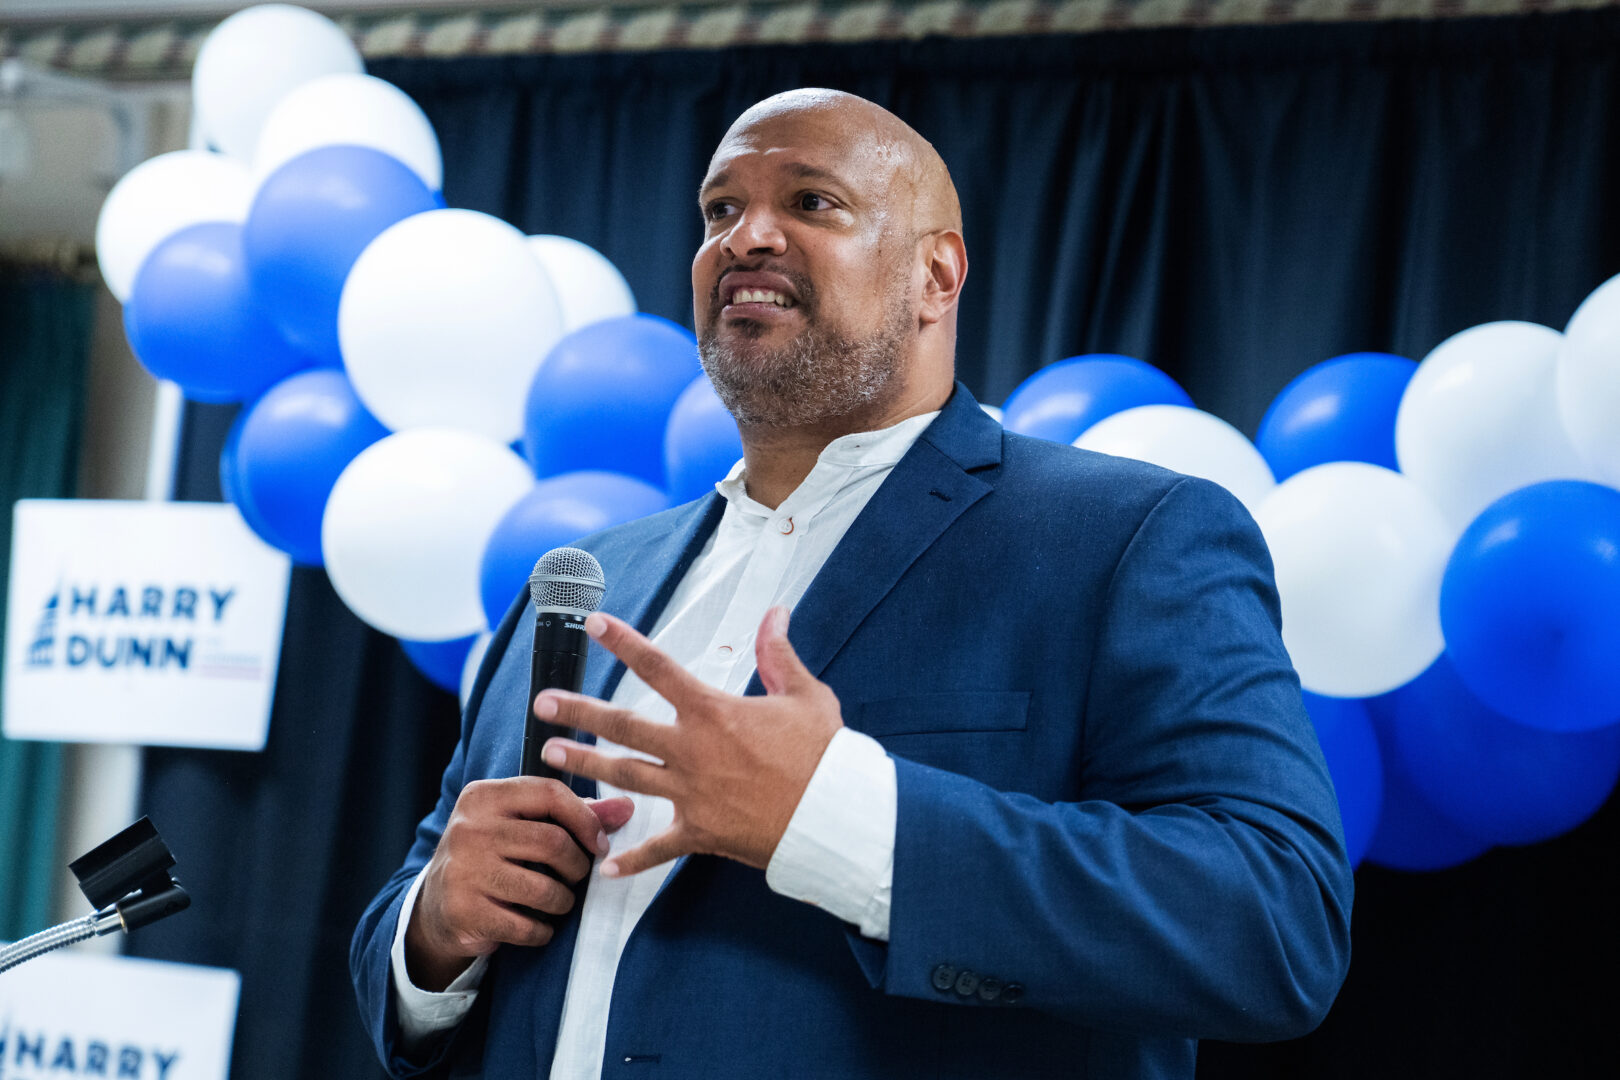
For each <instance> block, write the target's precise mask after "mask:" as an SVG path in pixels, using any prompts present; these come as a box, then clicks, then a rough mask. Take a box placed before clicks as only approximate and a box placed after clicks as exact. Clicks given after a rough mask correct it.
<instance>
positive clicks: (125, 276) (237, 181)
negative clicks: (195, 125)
mask: <svg viewBox="0 0 1620 1080" xmlns="http://www.w3.org/2000/svg"><path fill="white" fill-rule="evenodd" d="M252 202H253V178H252V177H251V176H250V175H249V174H248V170H247V167H246V166H245V165H243V164H242V163H241V162H240V161H237V160H235V159H234V158H228V157H226V156H225V155H224V154H214V153H210V152H209V151H207V150H176V151H174V152H173V153H170V154H159V155H158V156H157V157H155V158H150V159H148V160H146V161H143V162H141V163H140V164H139V165H137V166H135V167H134V168H133V169H131V170H129V172H127V173H125V174H124V176H123V178H122V179H120V180H119V181H118V183H116V184H114V185H113V189H112V191H110V192H108V194H107V201H106V202H104V203H102V204H101V215H100V216H99V217H98V218H97V219H96V261H97V262H99V263H100V264H101V276H102V277H103V278H105V279H106V281H107V288H108V289H110V290H112V294H113V295H114V296H116V297H117V298H118V302H119V303H123V302H125V301H126V300H128V299H129V294H130V291H131V290H132V289H134V288H135V272H136V271H137V270H139V269H140V268H141V263H142V262H144V261H145V260H146V257H147V256H148V255H150V254H151V253H152V249H153V248H155V247H157V246H158V244H159V242H161V241H162V240H164V239H165V238H166V237H168V236H169V235H170V234H171V233H174V232H177V231H179V230H180V229H183V228H185V227H186V226H187V225H196V224H198V223H200V222H204V221H238V222H240V221H246V220H247V214H248V207H249V205H251V204H252Z"/></svg>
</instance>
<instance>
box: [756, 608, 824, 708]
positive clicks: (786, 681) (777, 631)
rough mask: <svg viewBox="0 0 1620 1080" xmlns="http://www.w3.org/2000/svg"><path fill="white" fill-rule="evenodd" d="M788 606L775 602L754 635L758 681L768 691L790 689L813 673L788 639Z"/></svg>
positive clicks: (799, 684) (812, 679)
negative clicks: (774, 605) (775, 604)
mask: <svg viewBox="0 0 1620 1080" xmlns="http://www.w3.org/2000/svg"><path fill="white" fill-rule="evenodd" d="M787 631H788V610H787V608H785V607H781V606H780V605H778V606H777V607H773V608H771V609H770V610H769V611H767V612H766V613H765V618H763V619H761V620H760V623H759V633H758V634H757V635H755V637H754V661H755V666H756V668H757V670H758V671H759V681H760V682H761V683H762V684H764V686H765V692H766V693H769V694H787V693H792V692H793V691H794V690H796V689H798V688H799V687H800V686H803V685H804V684H806V683H808V682H814V681H815V676H813V675H811V674H810V669H809V668H806V667H805V666H804V661H802V660H800V659H799V654H798V653H797V652H795V651H794V649H793V645H792V643H791V642H789V641H788V636H787Z"/></svg>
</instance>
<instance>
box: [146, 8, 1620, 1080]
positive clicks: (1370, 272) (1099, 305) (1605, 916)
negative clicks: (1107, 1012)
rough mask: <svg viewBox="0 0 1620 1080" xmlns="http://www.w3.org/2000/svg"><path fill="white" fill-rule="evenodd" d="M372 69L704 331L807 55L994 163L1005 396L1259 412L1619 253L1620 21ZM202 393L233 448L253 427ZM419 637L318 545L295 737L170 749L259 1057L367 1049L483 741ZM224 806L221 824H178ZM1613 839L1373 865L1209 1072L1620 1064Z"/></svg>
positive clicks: (986, 222)
mask: <svg viewBox="0 0 1620 1080" xmlns="http://www.w3.org/2000/svg"><path fill="white" fill-rule="evenodd" d="M372 71H373V73H374V74H377V75H379V76H381V77H382V78H385V79H388V80H390V81H392V82H394V83H396V84H398V85H400V86H402V87H403V88H404V89H405V90H407V91H408V92H409V93H411V94H412V95H413V96H414V97H416V99H417V100H418V101H420V102H421V104H422V106H423V107H424V109H425V110H426V111H427V113H428V115H429V117H430V118H431V119H432V120H433V122H434V124H435V126H436V128H437V130H438V132H439V136H440V140H441V142H442V144H443V148H444V153H445V172H446V192H445V193H446V196H447V198H448V200H449V202H450V204H451V205H453V206H462V207H470V208H473V209H478V210H484V211H487V212H490V213H493V214H497V215H499V216H501V217H503V218H505V219H506V220H508V221H511V222H513V223H514V224H516V225H518V226H520V227H521V228H523V229H524V230H526V231H528V232H556V233H563V234H566V235H569V236H574V237H576V238H578V239H580V240H583V241H585V242H586V243H589V244H592V245H593V246H595V247H597V248H599V249H600V250H602V251H603V252H604V253H605V254H607V255H608V256H609V257H610V258H611V259H613V260H614V261H615V262H616V263H617V264H618V265H619V266H620V267H621V268H622V269H623V270H624V273H625V275H626V277H627V278H628V279H629V281H630V284H631V285H632V287H633V288H634V289H635V291H636V294H637V296H638V298H639V299H640V301H641V304H642V306H643V308H644V309H645V310H648V311H652V312H656V313H658V314H660V315H665V316H668V317H670V318H673V319H676V320H678V321H682V322H686V323H688V324H690V318H691V316H690V306H691V300H690V292H689V286H688V276H687V267H688V265H689V262H690V259H691V255H692V252H693V251H694V250H695V248H696V245H697V238H698V234H699V222H698V217H697V214H696V210H695V193H696V188H697V184H698V181H699V179H700V177H701V176H702V173H703V170H704V167H705V165H706V163H707V159H708V155H709V153H710V151H711V150H712V149H713V147H714V145H715V144H716V142H717V141H718V139H719V137H720V135H721V133H722V132H723V131H724V129H725V127H726V126H727V124H728V123H729V122H730V121H731V119H732V118H733V117H735V116H736V115H737V114H738V113H739V112H740V111H742V109H743V108H745V107H746V106H747V105H749V104H751V103H752V102H753V101H755V100H758V99H759V98H761V97H764V96H765V95H767V94H770V93H772V92H775V91H777V90H781V89H786V88H789V87H794V86H815V85H820V86H832V87H838V88H842V89H847V90H851V91H854V92H856V93H859V94H862V95H864V96H866V97H869V98H872V99H873V100H876V101H878V102H880V103H882V104H885V105H887V106H889V107H890V108H892V109H894V110H895V111H896V112H898V113H899V114H900V115H902V116H903V117H905V118H906V119H907V120H909V121H910V122H911V123H912V124H913V125H914V126H916V127H917V128H918V130H920V131H921V132H922V133H923V134H924V135H925V136H927V137H928V138H930V139H931V140H933V141H934V143H935V145H937V146H938V147H939V149H940V151H941V153H942V154H943V155H944V157H945V159H946V161H947V163H948V164H949V165H950V167H951V169H952V172H953V174H954V176H955V177H956V182H957V185H958V188H959V190H960V192H961V195H962V201H963V206H964V212H965V216H966V219H967V242H968V251H969V255H970V259H971V265H972V269H971V273H970V275H969V283H968V288H967V293H966V297H965V300H964V306H963V315H962V323H961V326H962V343H961V352H960V357H959V371H960V373H961V375H962V377H963V378H964V379H965V380H966V382H967V383H968V385H969V386H970V387H971V388H972V389H973V390H974V392H975V393H977V394H978V395H980V397H981V398H982V399H983V400H986V401H991V402H998V401H1000V400H1001V399H1002V398H1003V397H1004V396H1005V395H1006V394H1007V392H1008V391H1010V390H1011V389H1012V388H1013V387H1014V386H1015V385H1016V384H1017V383H1018V382H1019V381H1020V380H1021V379H1022V378H1023V377H1024V376H1026V375H1027V374H1029V373H1030V372H1031V371H1033V370H1035V369H1036V368H1038V367H1040V366H1041V365H1042V364H1045V363H1048V362H1050V361H1053V360H1056V359H1058V358H1060V357H1063V356H1066V355H1071V354H1074V353H1080V352H1090V351H1113V352H1124V353H1128V354H1131V355H1135V356H1139V357H1142V358H1143V359H1146V360H1150V361H1152V362H1154V363H1156V364H1158V365H1160V366H1161V367H1163V368H1165V369H1166V370H1167V371H1169V372H1170V373H1171V374H1173V375H1174V376H1176V377H1177V378H1178V379H1180V380H1181V381H1182V383H1183V384H1184V385H1186V387H1187V388H1188V389H1189V390H1190V391H1191V393H1192V395H1193V397H1194V399H1195V400H1196V401H1197V402H1198V403H1199V404H1200V405H1201V406H1203V407H1205V408H1207V409H1210V410H1211V411H1213V412H1215V413H1217V414H1219V415H1221V416H1223V417H1225V418H1226V419H1228V420H1230V421H1232V422H1233V423H1235V424H1237V425H1238V426H1239V427H1241V428H1243V429H1245V430H1247V431H1249V432H1251V433H1252V432H1253V430H1254V428H1255V426H1256V425H1257V423H1258V421H1259V418H1260V416H1261V414H1262V412H1263V411H1264V409H1265V406H1266V404H1267V402H1268V401H1269V400H1270V398H1271V397H1272V395H1273V394H1275V393H1276V391H1277V390H1279V389H1280V388H1281V387H1282V386H1283V385H1284V384H1285V383H1286V382H1287V380H1288V379H1289V378H1291V377H1292V376H1293V375H1295V374H1297V373H1298V372H1299V371H1301V370H1303V369H1304V368H1305V367H1307V366H1309V365H1310V364H1312V363H1315V362H1317V361H1319V360H1323V359H1326V358H1327V357H1330V356H1333V355H1336V354H1339V353H1344V352H1349V351H1353V350H1361V349H1384V350H1390V351H1394V352H1399V353H1404V354H1406V355H1409V356H1414V357H1420V356H1422V355H1423V354H1424V353H1425V352H1426V351H1427V350H1428V349H1430V348H1432V347H1433V346H1434V345H1436V344H1438V343H1439V342H1440V341H1441V340H1442V339H1443V338H1445V337H1446V336H1447V335H1449V334H1451V333H1453V332H1455V331H1456V330H1459V329H1462V328H1464V327H1466V326H1469V325H1472V324H1475V323H1480V322H1485V321H1490V320H1493V319H1510V318H1511V319H1531V320H1535V321H1538V322H1543V323H1548V324H1551V325H1554V326H1561V325H1562V324H1563V322H1564V321H1565V320H1566V319H1567V318H1568V317H1569V315H1570V314H1571V313H1572V312H1573V310H1574V308H1575V305H1576V304H1577V303H1578V302H1579V301H1580V299H1581V298H1582V297H1583V296H1585V295H1586V293H1587V292H1589V291H1590V290H1591V289H1592V288H1593V287H1595V286H1596V285H1597V284H1598V283H1599V282H1600V281H1602V280H1603V279H1604V278H1605V277H1607V276H1608V275H1611V274H1613V273H1615V272H1617V271H1620V219H1617V213H1616V211H1615V209H1613V206H1614V205H1615V202H1616V200H1615V199H1614V196H1613V193H1614V192H1616V191H1620V160H1617V152H1620V151H1617V148H1620V105H1617V104H1616V103H1620V15H1617V14H1616V13H1613V12H1601V13H1592V14H1586V13H1583V14H1573V15H1560V16H1555V17H1525V18H1504V19H1484V20H1477V21H1460V20H1459V21H1445V22H1438V23H1419V22H1406V23H1386V24H1374V25H1337V26H1328V25H1323V26H1295V27H1287V28H1247V29H1233V30H1203V31H1159V32H1140V33H1104V34H1094V35H1088V36H1084V37H1077V38H1055V37H1052V38H1030V39H1000V40H988V41H943V40H928V41H922V42H916V43H903V44H872V45H860V46H805V47H791V48H790V47H771V48H765V47H759V48H747V49H737V50H730V51H725V52H681V53H662V54H651V55H647V54H640V55H637V54H625V55H611V56H578V57H524V58H515V59H475V60H455V61H440V60H425V59H420V60H419V59H412V60H395V61H388V62H379V63H375V64H373V65H372ZM193 413H194V414H195V415H197V416H198V421H199V422H197V423H195V424H194V425H193V427H192V429H191V431H192V437H191V438H190V439H189V440H188V446H187V454H188V460H190V461H192V463H193V466H194V469H195V470H197V473H198V475H203V474H206V473H208V471H209V470H211V469H212V467H213V462H212V456H213V455H214V454H215V453H217V449H218V445H219V440H220V437H221V435H222V432H223V419H224V418H223V417H220V416H217V415H213V414H206V413H205V412H204V411H203V410H193ZM384 645H386V643H380V639H376V638H375V637H374V636H372V635H369V634H367V633H366V632H364V631H362V630H361V629H360V628H359V627H358V626H357V625H356V624H354V622H353V620H352V619H351V618H349V617H348V616H347V615H346V613H344V612H343V611H342V610H341V608H340V605H338V604H337V603H336V601H335V600H334V599H333V598H332V597H331V595H330V592H329V591H328V590H326V589H325V586H324V584H323V583H322V581H321V580H320V578H319V576H318V575H314V574H304V575H300V576H299V578H298V580H297V582H296V583H295V589H294V605H293V610H292V612H290V614H289V622H288V651H287V653H286V654H285V655H284V658H283V672H282V679H281V685H280V687H279V689H278V702H277V709H276V716H275V719H274V720H273V723H272V732H271V745H270V747H269V749H268V750H267V751H266V753H265V754H264V755H261V756H260V757H257V758H247V757H242V756H238V755H227V754H215V755H208V754H198V753H194V752H177V751H176V752H163V753H161V754H159V753H153V754H150V755H149V772H148V777H149V794H148V802H149V803H150V804H151V805H152V807H153V808H154V813H156V811H157V808H158V807H159V806H162V807H163V808H164V809H165V810H172V816H165V817H162V818H160V821H162V822H163V823H164V827H165V828H166V829H174V830H175V833H176V835H175V842H174V847H175V850H176V851H177V853H179V854H180V856H181V858H182V859H184V860H185V861H186V862H187V863H188V864H189V865H192V866H196V867H199V868H200V873H201V874H202V875H204V876H205V877H207V878H208V879H209V881H208V888H207V889H206V890H204V889H201V888H199V890H198V905H197V907H196V908H195V909H194V910H193V911H192V912H191V913H188V915H187V916H186V917H185V918H183V919H176V920H173V922H172V926H171V927H170V928H154V931H160V930H161V932H162V933H163V934H166V935H167V936H163V937H160V936H159V935H158V934H157V933H153V936H152V937H151V938H149V939H148V940H149V941H150V942H151V943H152V944H151V946H150V948H149V951H150V952H151V953H152V954H153V955H173V956H177V957H181V958H187V959H198V960H204V961H206V962H211V963H220V964H228V965H230V966H235V967H239V968H241V969H242V970H243V973H244V980H245V981H244V998H243V1016H242V1020H241V1025H240V1027H239V1035H238V1053H237V1055H236V1066H235V1073H234V1075H235V1076H236V1077H238V1080H255V1078H258V1077H280V1076H293V1075H306V1076H316V1075H344V1076H359V1075H364V1074H365V1073H364V1072H363V1071H362V1069H363V1068H369V1066H367V1067H363V1066H361V1065H360V1064H359V1062H360V1061H362V1060H363V1059H364V1051H363V1048H360V1036H359V1032H358V1027H357V1025H355V1024H353V1023H351V1022H350V1021H349V1020H348V1017H349V1016H351V1015H352V1006H349V1005H348V1004H347V1003H346V1001H344V998H345V995H346V994H347V990H346V985H345V984H346V974H345V972H344V950H343V947H342V939H343V937H344V933H345V932H344V929H343V928H344V927H345V926H346V925H349V924H351V923H352V921H353V919H354V917H355V915H357V913H358V912H359V910H360V906H361V904H362V902H363V895H364V894H365V893H367V892H369V891H370V890H371V889H372V888H374V887H375V886H376V885H377V884H379V883H380V882H381V881H382V879H383V876H384V867H386V866H387V865H390V864H391V863H393V862H394V861H396V860H397V859H398V858H399V857H400V855H401V854H402V853H403V851H404V848H405V844H406V837H407V834H408V830H409V827H410V824H411V822H412V821H413V820H414V817H415V816H416V814H418V813H420V812H422V811H423V810H425V809H426V808H427V806H428V805H429V802H430V800H431V798H432V784H431V775H432V772H433V765H434V764H436V762H433V761H432V760H431V759H433V758H434V756H435V754H442V746H443V744H444V742H445V740H446V739H447V738H448V737H453V731H452V727H453V721H452V720H451V719H449V718H447V717H446V716H445V715H444V712H445V705H446V703H444V702H440V701H435V700H433V699H432V697H431V695H430V693H429V691H428V690H427V689H426V687H425V684H422V683H420V682H417V681H413V680H412V679H411V677H410V676H409V673H408V672H405V671H403V670H402V669H401V667H400V664H401V663H403V661H400V660H399V659H398V658H397V656H396V655H395V654H394V653H392V652H390V651H388V649H386V648H384ZM430 748H431V750H432V752H430ZM438 760H442V757H441V758H439V759H438ZM186 815H190V820H188V822H187V824H186V825H185V826H184V828H185V832H184V833H183V834H182V833H181V832H180V830H179V829H178V828H176V826H174V825H170V824H168V822H169V821H170V820H172V818H179V817H184V816H186ZM1615 841H1616V822H1615V811H1614V810H1613V809H1612V807H1611V808H1610V809H1608V810H1605V811H1604V812H1603V813H1601V814H1600V815H1599V816H1598V818H1597V819H1596V820H1594V821H1593V822H1591V823H1589V824H1588V825H1587V826H1584V827H1583V828H1581V829H1579V830H1577V831H1576V832H1575V833H1573V834H1571V835H1570V836H1567V837H1565V838H1563V839H1560V840H1558V841H1556V842H1553V843H1549V844H1544V845H1540V846H1537V847H1535V848H1530V849H1525V850H1500V851H1496V852H1492V853H1490V854H1488V855H1486V856H1485V857H1483V858H1481V859H1480V860H1478V861H1476V862H1475V863H1474V864H1472V865H1470V866H1468V867H1465V868H1462V869H1459V870H1455V871H1450V872H1447V873H1442V874H1435V875H1404V874H1398V873H1393V872H1387V871H1380V870H1377V869H1373V868H1369V869H1366V870H1363V871H1362V873H1361V874H1360V876H1359V890H1360V895H1359V896H1358V898H1357V906H1356V916H1355V919H1356V939H1355V950H1356V959H1355V962H1354V964H1353V967H1352V972H1351V976H1350V981H1349V983H1348V984H1347V985H1346V987H1345V990H1344V992H1343V994H1342V995H1341V997H1340V1000H1339V1003H1338V1005H1337V1006H1336V1007H1335V1009H1334V1011H1333V1013H1332V1015H1331V1016H1330V1017H1329V1019H1328V1021H1327V1022H1326V1023H1325V1024H1324V1025H1323V1027H1322V1029H1321V1030H1320V1031H1318V1032H1317V1033H1316V1034H1315V1035H1312V1036H1310V1037H1309V1038H1306V1039H1303V1040H1300V1041H1298V1042H1294V1043H1289V1044H1283V1045H1279V1046H1271V1047H1227V1046H1219V1045H1210V1046H1207V1047H1206V1049H1205V1051H1204V1054H1203V1057H1202V1064H1201V1071H1202V1073H1203V1074H1204V1075H1205V1076H1209V1077H1216V1076H1244V1077H1272V1076H1274V1077H1318V1076H1319V1077H1346V1078H1352V1077H1353V1078H1361V1077H1367V1076H1424V1077H1432V1076H1457V1077H1463V1076H1482V1075H1486V1076H1503V1075H1549V1076H1564V1077H1570V1076H1586V1075H1607V1069H1606V1068H1605V1065H1607V1064H1610V1062H1609V1054H1608V1051H1607V1048H1606V1044H1605V1042H1604V1041H1603V1038H1602V1035H1601V1033H1603V1032H1605V1031H1607V1030H1608V1026H1609V1025H1610V1024H1611V1023H1612V1019H1613V1017H1614V1016H1615V1015H1616V1013H1617V1009H1616V1006H1617V1005H1620V1000H1617V994H1616V991H1615V985H1616V980H1615V979H1614V978H1613V977H1612V974H1611V973H1612V972H1613V971H1614V970H1615V969H1616V961H1617V960H1620V947H1617V941H1620V936H1617V935H1615V934H1614V933H1613V932H1612V931H1611V930H1610V926H1611V923H1612V920H1613V912H1614V911H1615V910H1616V900H1617V895H1616V894H1617V892H1620V889H1617V881H1616V869H1615V860H1614V858H1613V851H1614V850H1615ZM192 873H193V875H194V876H195V875H197V874H198V873H199V871H198V870H193V871H192ZM189 883H190V882H189V881H188V884H189ZM1075 917H1076V918H1084V917H1085V914H1084V912H1076V916H1075ZM272 927H273V928H274V930H273V932H272V930H271V928H272ZM137 940H139V939H137Z"/></svg>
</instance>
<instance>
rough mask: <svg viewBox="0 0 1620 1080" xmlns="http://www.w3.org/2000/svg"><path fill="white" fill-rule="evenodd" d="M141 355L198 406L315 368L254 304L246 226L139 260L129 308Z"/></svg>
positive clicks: (128, 328) (187, 235)
mask: <svg viewBox="0 0 1620 1080" xmlns="http://www.w3.org/2000/svg"><path fill="white" fill-rule="evenodd" d="M124 329H125V332H126V333H127V335H128V337H129V341H130V345H131V347H132V348H134V349H135V350H136V352H135V355H136V356H137V357H138V358H139V359H140V361H141V363H142V364H144V365H145V366H146V369H147V370H148V371H150V372H151V373H152V374H153V375H156V376H157V377H158V378H160V379H171V380H173V381H174V382H177V383H179V384H180V388H181V389H182V390H183V391H185V395H186V397H188V398H191V399H192V400H193V401H206V402H211V403H215V404H218V403H224V402H231V401H245V400H250V399H252V398H254V397H257V396H258V395H259V394H260V393H262V392H263V391H264V390H265V389H267V388H268V387H269V386H270V385H271V384H273V383H276V382H279V381H280V380H282V379H284V378H286V377H287V376H288V375H291V374H292V373H293V372H295V371H297V370H299V369H300V368H306V367H309V366H310V365H311V364H313V363H314V362H315V361H314V358H313V357H311V356H309V355H308V354H306V353H303V352H300V351H299V350H298V349H296V348H294V346H293V345H292V343H291V342H289V341H288V340H287V339H286V338H285V337H284V336H283V335H282V334H281V332H280V331H279V330H277V329H276V327H275V326H274V325H273V324H272V323H271V322H270V320H269V319H268V318H266V317H265V315H264V313H263V312H261V311H260V310H259V308H258V307H257V306H256V305H255V304H254V301H253V295H252V292H251V290H250V289H249V288H248V276H247V267H246V264H245V263H244V260H243V255H242V226H240V225H233V224H231V223H229V222H223V221H208V222H203V223H202V224H200V225H189V226H187V227H186V228H184V229H180V230H179V231H177V232H174V233H172V234H170V235H169V236H168V237H166V238H165V239H164V240H163V241H162V242H161V243H159V244H158V246H157V247H155V248H153V249H152V253H151V254H150V255H148V256H147V257H146V260H145V261H144V262H142V263H141V269H140V272H139V273H137V274H136V275H135V286H134V288H133V289H132V290H131V291H130V295H129V302H128V303H127V304H125V305H124Z"/></svg>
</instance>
